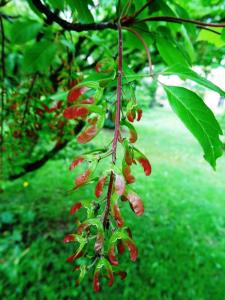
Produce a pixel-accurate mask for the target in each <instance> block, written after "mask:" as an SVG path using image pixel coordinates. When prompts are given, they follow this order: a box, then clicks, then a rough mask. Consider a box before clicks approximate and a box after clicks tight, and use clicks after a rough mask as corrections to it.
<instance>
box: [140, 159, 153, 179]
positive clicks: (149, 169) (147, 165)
mask: <svg viewBox="0 0 225 300" xmlns="http://www.w3.org/2000/svg"><path fill="white" fill-rule="evenodd" d="M137 161H138V162H139V163H140V164H141V165H142V167H143V169H144V172H145V175H146V176H149V175H150V174H151V172H152V167H151V165H150V163H149V161H148V160H147V159H146V158H143V157H141V158H138V159H137Z"/></svg>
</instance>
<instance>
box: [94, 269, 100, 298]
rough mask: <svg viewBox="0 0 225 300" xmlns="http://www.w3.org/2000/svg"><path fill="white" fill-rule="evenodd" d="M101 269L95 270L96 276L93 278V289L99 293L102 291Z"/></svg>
mask: <svg viewBox="0 0 225 300" xmlns="http://www.w3.org/2000/svg"><path fill="white" fill-rule="evenodd" d="M99 275H100V272H99V271H95V273H94V278H93V289H94V292H95V293H98V292H99V291H100V282H99Z"/></svg>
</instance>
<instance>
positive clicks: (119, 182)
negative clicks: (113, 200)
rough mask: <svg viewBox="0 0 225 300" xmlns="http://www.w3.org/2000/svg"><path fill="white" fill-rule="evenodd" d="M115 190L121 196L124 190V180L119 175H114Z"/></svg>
mask: <svg viewBox="0 0 225 300" xmlns="http://www.w3.org/2000/svg"><path fill="white" fill-rule="evenodd" d="M115 190H116V193H117V194H118V195H119V196H122V195H123V193H124V191H125V180H124V178H123V176H121V175H116V180H115Z"/></svg>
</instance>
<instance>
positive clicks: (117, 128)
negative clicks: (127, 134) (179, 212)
mask: <svg viewBox="0 0 225 300" xmlns="http://www.w3.org/2000/svg"><path fill="white" fill-rule="evenodd" d="M122 56H123V37H122V27H121V23H120V20H119V21H118V75H117V101H116V120H115V131H114V138H113V144H112V163H113V165H115V163H116V150H117V143H118V138H119V131H120V110H121V102H122V69H123V61H122ZM113 182H114V172H113V170H112V171H111V174H110V179H109V185H108V192H107V197H106V208H105V212H104V216H103V227H104V229H106V228H107V227H108V222H109V212H110V202H111V196H112V191H113Z"/></svg>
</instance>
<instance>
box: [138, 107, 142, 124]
mask: <svg viewBox="0 0 225 300" xmlns="http://www.w3.org/2000/svg"><path fill="white" fill-rule="evenodd" d="M141 118H142V109H140V108H139V109H138V110H137V121H140V120H141Z"/></svg>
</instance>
